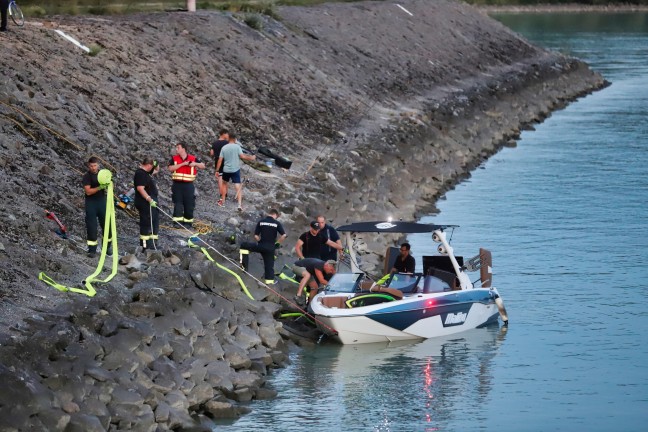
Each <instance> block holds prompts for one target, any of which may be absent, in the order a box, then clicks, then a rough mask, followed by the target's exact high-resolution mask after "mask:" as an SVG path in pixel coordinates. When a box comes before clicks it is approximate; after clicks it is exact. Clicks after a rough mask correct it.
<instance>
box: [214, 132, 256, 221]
mask: <svg viewBox="0 0 648 432" xmlns="http://www.w3.org/2000/svg"><path fill="white" fill-rule="evenodd" d="M241 159H245V160H255V159H256V156H255V155H248V154H245V153H243V149H242V148H241V146H240V145H239V144H238V142H237V141H236V135H235V134H233V133H231V134H229V142H228V143H227V144H226V145H225V146H223V148H222V149H221V151H220V155H219V156H218V161H217V162H216V171H218V170H219V169H220V167H221V166H222V167H223V185H224V187H223V189H222V190H221V191H220V193H221V202H224V201H225V195H227V184H228V183H229V182H230V181H231V182H232V183H234V187H235V188H236V196H237V198H238V210H239V211H243V193H242V191H241Z"/></svg>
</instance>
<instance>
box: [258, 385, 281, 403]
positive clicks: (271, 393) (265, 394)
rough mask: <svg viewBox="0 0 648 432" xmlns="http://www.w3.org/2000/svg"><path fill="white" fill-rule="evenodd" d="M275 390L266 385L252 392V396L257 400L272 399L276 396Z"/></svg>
mask: <svg viewBox="0 0 648 432" xmlns="http://www.w3.org/2000/svg"><path fill="white" fill-rule="evenodd" d="M277 394H278V393H277V391H276V390H272V389H269V388H266V387H261V388H258V389H257V390H256V392H255V393H254V398H255V399H258V400H266V399H274V398H276V397H277Z"/></svg>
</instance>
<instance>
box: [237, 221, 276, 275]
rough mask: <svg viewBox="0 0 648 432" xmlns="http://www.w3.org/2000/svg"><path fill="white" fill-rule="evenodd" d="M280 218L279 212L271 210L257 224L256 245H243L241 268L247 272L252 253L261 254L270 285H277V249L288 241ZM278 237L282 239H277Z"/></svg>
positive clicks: (255, 231)
mask: <svg viewBox="0 0 648 432" xmlns="http://www.w3.org/2000/svg"><path fill="white" fill-rule="evenodd" d="M278 218H279V212H278V211H277V210H275V209H270V211H269V212H268V215H267V216H266V217H264V218H263V219H261V220H260V221H259V222H257V226H256V228H255V229H254V239H255V240H256V243H255V242H243V243H241V266H243V268H244V269H245V271H247V270H248V267H249V262H250V252H259V253H260V254H261V257H262V258H263V266H264V277H265V283H266V284H268V285H271V284H274V283H275V281H274V262H275V255H274V254H275V249H277V248H278V247H279V245H281V242H283V241H284V240H285V239H286V232H285V231H284V228H283V226H282V225H281V222H279V221H278V220H277V219H278ZM277 235H279V236H280V237H279V238H277Z"/></svg>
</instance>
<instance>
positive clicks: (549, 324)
mask: <svg viewBox="0 0 648 432" xmlns="http://www.w3.org/2000/svg"><path fill="white" fill-rule="evenodd" d="M497 18H498V19H499V20H501V21H502V22H504V23H505V24H507V25H509V26H510V27H512V28H513V29H514V30H516V31H518V32H521V33H522V34H524V35H525V36H526V37H527V38H528V39H530V40H531V41H533V42H534V43H536V44H540V45H543V46H546V47H548V48H551V49H554V50H559V51H561V52H565V53H567V54H570V55H573V56H576V57H579V58H581V59H584V60H586V61H587V62H588V63H590V65H591V66H592V67H593V68H594V69H596V70H598V71H599V72H601V73H602V74H603V75H604V76H605V77H606V78H607V79H608V80H609V81H611V82H612V85H611V86H610V87H608V88H606V89H604V90H602V91H600V92H597V93H595V94H593V95H590V96H588V97H586V98H583V99H581V100H579V101H578V102H576V103H573V104H571V105H569V106H568V107H567V108H566V109H564V110H562V111H559V112H556V113H554V114H553V115H552V116H551V117H550V118H548V119H547V120H546V121H545V122H544V123H543V124H541V125H538V126H537V127H536V130H535V131H527V132H524V133H523V134H522V137H521V139H520V141H519V142H518V146H517V147H516V148H506V149H504V150H502V151H501V152H499V153H498V154H496V155H495V156H493V157H492V158H491V159H490V160H489V161H487V162H486V163H484V164H483V166H481V167H480V168H479V169H477V170H476V171H475V172H474V173H473V175H472V176H471V178H470V179H469V180H467V181H465V182H463V183H462V184H460V185H459V186H458V187H457V188H455V189H454V190H453V191H450V192H449V193H448V194H447V195H446V197H445V198H444V199H443V200H442V201H440V202H439V203H438V207H439V210H440V212H439V214H436V215H432V216H430V217H426V218H424V219H423V221H424V222H430V223H440V224H443V223H446V224H458V225H460V226H461V227H460V228H459V229H457V230H456V231H455V233H454V235H453V238H452V240H453V242H452V244H453V246H454V248H455V251H457V252H458V253H460V254H461V253H463V254H464V255H465V256H466V257H470V256H472V255H474V254H476V253H477V251H478V247H480V246H482V247H487V248H488V249H490V250H491V251H492V252H493V265H494V283H495V285H496V286H497V287H498V289H499V291H500V294H501V295H502V297H503V299H504V301H505V304H506V306H507V309H508V312H509V316H510V326H509V327H508V328H500V327H499V326H495V327H491V328H487V329H479V330H474V331H470V332H466V333H463V334H460V335H458V336H455V337H453V338H448V339H443V340H428V341H424V342H420V343H408V344H400V345H380V344H379V345H377V346H376V345H371V346H343V347H340V346H335V345H322V346H318V347H316V348H314V349H305V350H302V351H300V352H297V353H294V354H293V355H292V360H293V363H292V365H290V366H289V367H288V368H286V369H283V370H280V371H277V372H276V373H275V374H274V375H273V376H272V377H271V378H270V380H269V383H268V385H269V387H271V388H274V389H276V390H278V391H279V397H278V398H277V399H275V400H271V401H256V402H253V403H251V404H250V407H251V408H252V410H253V411H252V413H251V414H249V415H247V416H244V417H243V418H242V419H240V420H238V421H236V422H235V423H233V424H231V425H221V426H219V427H218V429H217V430H236V431H248V430H249V431H252V430H266V431H306V430H308V431H318V430H326V431H341V430H344V431H472V430H478V429H479V430H487V431H490V430H498V431H585V430H587V431H610V430H619V431H646V430H648V312H647V307H646V306H647V305H648V211H647V205H646V203H645V201H646V199H648V168H647V167H648V86H647V85H646V84H647V83H648V15H647V14H643V13H634V14H577V15H574V14H571V15H559V14H551V15H499V16H497ZM409 240H410V241H411V243H412V249H413V252H414V255H415V256H416V257H417V258H419V259H418V260H417V261H418V262H420V261H421V260H420V256H421V255H428V254H433V253H434V251H433V249H431V246H430V244H429V241H428V240H429V239H428V238H427V236H425V237H413V238H410V239H409ZM476 278H477V276H475V279H476Z"/></svg>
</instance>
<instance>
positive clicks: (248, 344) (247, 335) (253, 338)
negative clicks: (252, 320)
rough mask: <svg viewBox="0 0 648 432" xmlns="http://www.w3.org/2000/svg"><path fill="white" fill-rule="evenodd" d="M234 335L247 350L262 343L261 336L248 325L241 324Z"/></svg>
mask: <svg viewBox="0 0 648 432" xmlns="http://www.w3.org/2000/svg"><path fill="white" fill-rule="evenodd" d="M234 337H236V342H237V343H238V344H239V345H240V346H241V347H242V348H243V349H246V350H249V349H250V348H252V347H254V346H256V345H259V344H260V343H262V340H261V337H259V335H258V334H257V333H256V332H255V331H254V330H252V329H251V328H250V327H247V326H239V327H238V328H237V329H236V331H235V332H234Z"/></svg>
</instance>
